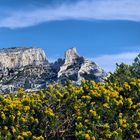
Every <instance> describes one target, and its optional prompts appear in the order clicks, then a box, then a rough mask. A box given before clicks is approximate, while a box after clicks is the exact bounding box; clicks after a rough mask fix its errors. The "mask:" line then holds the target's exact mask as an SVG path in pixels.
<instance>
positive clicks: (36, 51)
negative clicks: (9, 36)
mask: <svg viewBox="0 0 140 140" xmlns="http://www.w3.org/2000/svg"><path fill="white" fill-rule="evenodd" d="M45 60H46V55H45V53H44V51H43V50H42V49H41V48H26V47H25V48H9V49H0V65H1V66H2V67H8V68H16V67H22V66H27V65H32V64H35V65H39V64H43V63H44V61H45Z"/></svg>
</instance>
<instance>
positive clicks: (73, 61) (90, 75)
mask: <svg viewBox="0 0 140 140" xmlns="http://www.w3.org/2000/svg"><path fill="white" fill-rule="evenodd" d="M105 76H106V73H105V72H104V70H103V69H101V67H99V66H98V65H97V64H96V63H94V62H92V61H90V60H87V59H85V58H84V57H82V56H79V55H78V54H77V51H76V49H75V48H71V49H69V50H67V51H66V53H65V62H64V64H63V65H62V66H61V67H60V71H59V72H58V79H59V80H60V81H62V82H64V81H66V80H67V79H69V80H72V81H76V82H80V81H81V80H82V79H86V80H95V81H96V82H99V81H102V80H103V77H105Z"/></svg>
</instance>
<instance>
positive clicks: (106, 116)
mask: <svg viewBox="0 0 140 140" xmlns="http://www.w3.org/2000/svg"><path fill="white" fill-rule="evenodd" d="M139 70H140V61H139V56H138V57H137V58H136V59H135V62H134V63H133V64H132V66H128V65H125V64H121V65H118V66H117V69H116V71H115V72H114V73H113V74H111V76H110V77H109V78H108V80H107V81H106V82H105V83H95V82H94V81H85V80H83V81H82V82H81V85H73V84H71V83H70V82H68V83H67V84H66V85H65V86H61V85H58V84H55V85H49V86H48V88H47V89H45V90H42V91H38V92H28V93H27V92H25V91H24V90H23V89H19V91H18V92H17V93H15V94H0V140H47V139H49V140H50V139H66V140H69V139H72V140H73V139H80V140H81V139H82V140H136V139H140V73H139V72H140V71H139Z"/></svg>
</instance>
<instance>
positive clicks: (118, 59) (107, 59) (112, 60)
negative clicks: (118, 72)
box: [90, 52, 138, 72]
mask: <svg viewBox="0 0 140 140" xmlns="http://www.w3.org/2000/svg"><path fill="white" fill-rule="evenodd" d="M137 55H138V52H126V53H120V54H110V55H103V56H99V57H96V58H90V59H91V60H93V61H94V62H96V63H97V64H99V65H100V66H101V67H102V68H103V69H104V70H105V71H106V72H109V71H114V70H115V68H116V63H118V64H120V63H122V62H123V63H125V64H132V62H133V60H134V59H135V57H136V56H137Z"/></svg>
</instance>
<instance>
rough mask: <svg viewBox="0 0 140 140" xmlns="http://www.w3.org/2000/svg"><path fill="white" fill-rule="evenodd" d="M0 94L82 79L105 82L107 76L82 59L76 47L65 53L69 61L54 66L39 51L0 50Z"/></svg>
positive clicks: (33, 49) (61, 61)
mask: <svg viewBox="0 0 140 140" xmlns="http://www.w3.org/2000/svg"><path fill="white" fill-rule="evenodd" d="M0 64H1V65H0V92H2V93H9V92H15V91H17V89H18V88H19V87H23V88H25V89H26V90H39V89H42V88H46V87H47V85H48V84H50V83H52V82H60V83H61V84H64V83H65V82H66V81H67V80H72V81H73V82H74V83H76V84H78V83H80V81H81V80H82V79H86V80H95V81H96V82H99V81H103V78H104V77H105V76H106V73H105V72H104V71H103V70H102V69H101V68H100V67H99V66H98V65H97V64H96V63H94V62H92V61H89V60H87V59H85V58H84V57H82V56H79V55H78V54H77V52H76V49H75V48H70V49H68V50H67V51H66V52H65V58H64V59H61V58H59V59H58V60H57V61H56V62H54V63H49V62H48V61H47V60H46V56H45V53H44V51H43V50H42V49H39V48H12V49H1V50H0Z"/></svg>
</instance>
